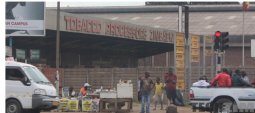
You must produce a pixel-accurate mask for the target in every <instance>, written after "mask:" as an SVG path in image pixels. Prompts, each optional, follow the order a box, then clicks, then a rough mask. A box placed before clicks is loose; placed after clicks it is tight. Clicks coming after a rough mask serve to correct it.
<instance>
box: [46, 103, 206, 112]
mask: <svg viewBox="0 0 255 113" xmlns="http://www.w3.org/2000/svg"><path fill="white" fill-rule="evenodd" d="M140 107H141V105H140V104H138V103H133V110H132V111H131V112H130V113H140V109H141V108H140ZM166 107H167V106H166V105H164V109H163V110H160V106H157V109H156V110H153V108H154V105H151V106H150V113H166V110H165V108H166ZM177 111H178V113H209V112H199V111H193V110H192V109H191V107H190V106H185V107H177ZM41 113H61V112H41ZM66 113H67V112H66ZM68 113H81V112H68ZM83 113H86V112H83Z"/></svg>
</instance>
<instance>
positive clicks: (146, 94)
mask: <svg viewBox="0 0 255 113" xmlns="http://www.w3.org/2000/svg"><path fill="white" fill-rule="evenodd" d="M152 88H153V82H152V80H151V79H150V73H149V72H145V78H144V79H142V80H141V89H140V90H141V96H142V105H141V113H150V100H151V98H150V96H151V90H152ZM145 104H146V112H145V110H144V106H145Z"/></svg>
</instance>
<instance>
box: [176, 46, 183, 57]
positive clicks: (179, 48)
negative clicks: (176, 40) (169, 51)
mask: <svg viewBox="0 0 255 113" xmlns="http://www.w3.org/2000/svg"><path fill="white" fill-rule="evenodd" d="M176 53H181V54H182V55H183V53H184V47H182V46H180V47H179V46H177V47H176Z"/></svg>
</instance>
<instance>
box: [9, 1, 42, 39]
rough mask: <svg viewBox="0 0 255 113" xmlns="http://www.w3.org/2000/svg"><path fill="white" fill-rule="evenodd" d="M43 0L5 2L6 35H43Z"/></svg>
mask: <svg viewBox="0 0 255 113" xmlns="http://www.w3.org/2000/svg"><path fill="white" fill-rule="evenodd" d="M44 13H45V3H44V2H6V18H5V19H6V20H5V27H6V35H7V36H45V24H44V23H45V21H44V19H45V16H44Z"/></svg>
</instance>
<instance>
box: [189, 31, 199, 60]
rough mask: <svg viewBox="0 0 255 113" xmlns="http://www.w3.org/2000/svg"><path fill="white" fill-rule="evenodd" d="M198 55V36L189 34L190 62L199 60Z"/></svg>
mask: <svg viewBox="0 0 255 113" xmlns="http://www.w3.org/2000/svg"><path fill="white" fill-rule="evenodd" d="M199 56H200V37H199V36H198V35H192V36H191V62H199V58H200V57H199Z"/></svg>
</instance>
